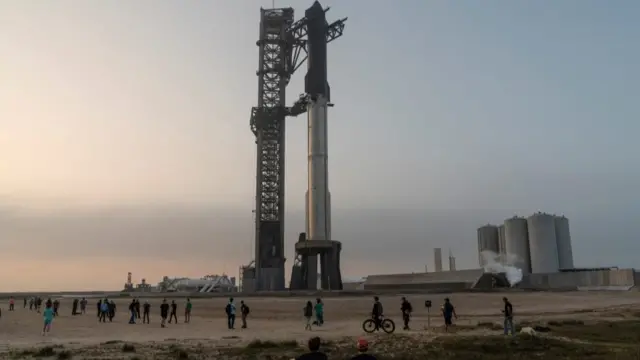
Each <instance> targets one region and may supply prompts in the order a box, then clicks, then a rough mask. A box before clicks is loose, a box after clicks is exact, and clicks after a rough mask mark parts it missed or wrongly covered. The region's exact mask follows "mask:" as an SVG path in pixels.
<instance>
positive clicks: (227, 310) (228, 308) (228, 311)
mask: <svg viewBox="0 0 640 360" xmlns="http://www.w3.org/2000/svg"><path fill="white" fill-rule="evenodd" d="M224 311H225V312H226V313H227V315H229V314H231V304H227V306H226V307H225V308H224Z"/></svg>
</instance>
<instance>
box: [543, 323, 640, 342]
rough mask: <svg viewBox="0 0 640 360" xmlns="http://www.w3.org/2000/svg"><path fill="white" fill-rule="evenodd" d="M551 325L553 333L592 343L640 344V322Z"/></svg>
mask: <svg viewBox="0 0 640 360" xmlns="http://www.w3.org/2000/svg"><path fill="white" fill-rule="evenodd" d="M549 326H550V327H551V334H553V335H558V336H564V337H568V338H572V339H578V340H581V341H586V342H591V343H615V344H619V345H625V346H629V345H634V346H637V345H638V344H640V322H638V321H614V322H596V323H592V324H584V323H573V322H568V323H566V322H563V323H560V325H559V326H558V325H555V326H553V325H552V324H551V322H549Z"/></svg>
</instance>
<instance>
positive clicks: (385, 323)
mask: <svg viewBox="0 0 640 360" xmlns="http://www.w3.org/2000/svg"><path fill="white" fill-rule="evenodd" d="M380 329H382V331H384V332H386V333H387V334H391V333H393V332H394V331H396V323H394V322H393V320H391V319H387V318H384V317H381V318H380V326H376V320H375V319H367V320H365V321H364V322H363V323H362V330H364V332H366V333H368V334H371V333H372V332H374V331H376V330H380Z"/></svg>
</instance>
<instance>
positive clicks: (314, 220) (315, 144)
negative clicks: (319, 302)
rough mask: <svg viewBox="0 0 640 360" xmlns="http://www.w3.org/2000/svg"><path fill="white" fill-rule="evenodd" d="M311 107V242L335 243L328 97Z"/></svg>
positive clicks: (313, 261)
mask: <svg viewBox="0 0 640 360" xmlns="http://www.w3.org/2000/svg"><path fill="white" fill-rule="evenodd" d="M314 97H315V98H312V99H310V101H309V103H308V105H307V142H308V149H307V152H308V156H309V157H308V167H307V171H308V190H307V193H306V197H307V199H306V205H307V211H306V213H307V229H306V230H307V239H308V240H311V241H313V240H331V194H330V192H329V169H328V136H327V108H328V103H327V99H326V97H325V96H324V95H316V96H314ZM308 264H309V265H308V266H309V267H308V278H307V279H308V282H309V283H308V286H309V289H317V286H318V285H317V279H318V257H317V255H314V256H310V257H309V262H308Z"/></svg>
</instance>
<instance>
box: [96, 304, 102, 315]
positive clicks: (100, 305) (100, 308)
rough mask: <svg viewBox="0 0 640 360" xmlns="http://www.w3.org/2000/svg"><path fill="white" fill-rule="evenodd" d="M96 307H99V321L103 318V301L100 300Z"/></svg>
mask: <svg viewBox="0 0 640 360" xmlns="http://www.w3.org/2000/svg"><path fill="white" fill-rule="evenodd" d="M96 305H97V306H98V319H100V316H102V299H98V303H97V304H96Z"/></svg>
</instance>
